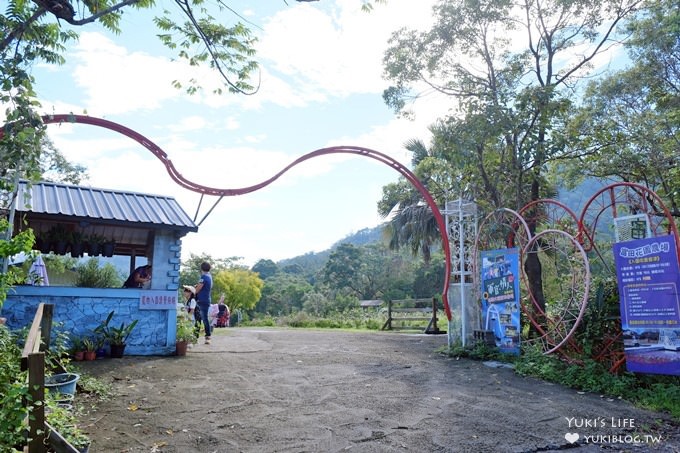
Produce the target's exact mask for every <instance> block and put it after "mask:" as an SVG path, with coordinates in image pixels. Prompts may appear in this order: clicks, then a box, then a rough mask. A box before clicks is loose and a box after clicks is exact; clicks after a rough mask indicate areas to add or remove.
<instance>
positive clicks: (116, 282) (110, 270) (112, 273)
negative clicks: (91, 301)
mask: <svg viewBox="0 0 680 453" xmlns="http://www.w3.org/2000/svg"><path fill="white" fill-rule="evenodd" d="M76 273H77V274H78V276H77V278H76V286H78V287H82V288H120V287H121V286H123V278H122V277H121V275H120V274H119V273H118V270H117V269H116V268H115V267H114V266H113V265H112V264H110V263H106V264H104V265H103V266H100V265H99V258H90V259H89V260H87V261H86V262H85V263H83V264H80V265H78V266H77V267H76Z"/></svg>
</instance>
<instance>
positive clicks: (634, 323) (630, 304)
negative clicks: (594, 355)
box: [614, 235, 680, 375]
mask: <svg viewBox="0 0 680 453" xmlns="http://www.w3.org/2000/svg"><path fill="white" fill-rule="evenodd" d="M614 259H615V264H616V276H617V280H618V288H619V300H620V307H621V328H622V330H623V346H624V353H625V356H626V368H627V369H628V371H633V372H640V373H651V374H670V375H680V294H678V290H679V289H680V278H679V274H678V255H677V248H676V244H675V236H673V235H669V236H658V237H653V238H646V239H638V240H633V241H626V242H619V243H616V244H614Z"/></svg>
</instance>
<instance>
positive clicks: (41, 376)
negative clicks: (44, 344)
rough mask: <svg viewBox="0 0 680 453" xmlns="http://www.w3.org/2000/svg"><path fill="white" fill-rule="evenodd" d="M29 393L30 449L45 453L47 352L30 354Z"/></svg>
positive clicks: (36, 452)
mask: <svg viewBox="0 0 680 453" xmlns="http://www.w3.org/2000/svg"><path fill="white" fill-rule="evenodd" d="M28 394H29V395H31V401H30V402H28V404H30V405H31V407H32V408H31V410H30V411H29V417H28V439H29V440H28V451H29V453H44V452H45V451H46V450H45V353H44V352H35V353H31V354H29V356H28Z"/></svg>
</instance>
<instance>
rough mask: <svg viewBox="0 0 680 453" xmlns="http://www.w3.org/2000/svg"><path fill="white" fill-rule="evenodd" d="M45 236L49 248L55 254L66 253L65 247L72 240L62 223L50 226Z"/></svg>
mask: <svg viewBox="0 0 680 453" xmlns="http://www.w3.org/2000/svg"><path fill="white" fill-rule="evenodd" d="M47 237H48V238H49V241H50V248H51V250H52V251H54V253H56V254H57V255H64V254H66V248H67V247H68V244H69V243H70V242H71V241H72V239H71V232H70V231H68V230H67V229H66V227H65V226H64V225H62V224H57V225H55V226H53V227H52V228H50V230H49V231H48V232H47Z"/></svg>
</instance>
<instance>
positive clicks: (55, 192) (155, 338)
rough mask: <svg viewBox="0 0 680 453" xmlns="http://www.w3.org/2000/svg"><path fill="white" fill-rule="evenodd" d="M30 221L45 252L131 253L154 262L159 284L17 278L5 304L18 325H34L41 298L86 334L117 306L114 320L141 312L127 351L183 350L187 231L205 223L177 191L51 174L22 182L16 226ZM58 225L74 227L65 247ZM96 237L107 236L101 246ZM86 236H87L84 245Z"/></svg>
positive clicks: (69, 328)
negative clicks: (79, 182) (179, 328)
mask: <svg viewBox="0 0 680 453" xmlns="http://www.w3.org/2000/svg"><path fill="white" fill-rule="evenodd" d="M27 227H30V228H32V229H33V231H34V232H35V236H36V249H41V251H42V252H43V253H47V252H48V251H51V252H52V253H59V254H67V253H68V254H70V255H71V256H86V255H89V256H98V255H99V254H101V255H102V256H105V257H108V256H123V257H129V264H130V266H129V267H130V272H132V271H133V270H134V269H135V267H136V266H137V265H138V264H145V263H149V264H151V265H152V279H151V285H150V288H149V289H136V288H134V289H133V288H83V287H74V286H29V285H20V286H16V287H14V288H12V289H11V290H10V292H9V294H8V295H7V300H6V301H5V304H4V307H3V309H2V316H3V317H6V318H7V325H8V326H9V327H10V328H12V329H17V328H22V327H24V326H30V324H31V322H32V320H33V316H34V315H35V312H36V309H37V307H38V304H39V303H40V302H44V303H48V304H53V305H54V322H55V323H59V324H61V326H60V329H63V330H65V331H66V332H68V333H69V334H73V335H75V336H80V337H85V336H89V335H92V331H93V329H94V328H95V327H97V326H98V325H99V324H100V323H102V322H103V321H104V320H106V317H107V316H108V314H109V313H110V312H111V311H114V312H115V315H114V317H113V319H112V321H111V324H110V325H111V326H114V327H118V326H120V324H121V323H123V322H124V323H125V324H128V323H130V322H131V321H133V320H134V319H138V320H139V322H138V324H137V326H136V327H135V328H134V330H133V331H132V334H131V335H130V338H129V339H128V341H127V345H126V348H125V354H126V355H172V354H174V353H175V333H176V320H177V303H178V302H181V301H179V300H178V299H179V297H180V294H179V291H178V288H179V268H180V254H181V249H182V241H181V239H182V237H184V236H186V235H187V233H189V232H197V231H198V226H197V225H196V224H195V223H194V221H193V220H192V219H191V218H190V217H189V216H188V215H187V214H186V212H185V211H184V210H183V209H182V208H181V207H180V206H179V204H178V203H177V201H176V200H175V199H174V198H172V197H168V196H163V195H149V194H142V193H135V192H124V191H118V190H108V189H97V188H91V187H81V186H74V185H68V184H61V183H51V182H40V183H34V184H32V185H31V186H30V188H29V187H28V185H26V184H25V183H22V184H21V185H20V188H19V191H18V194H17V199H16V221H15V225H14V229H15V231H20V230H21V229H23V228H27ZM55 232H62V233H63V232H67V233H69V234H68V235H67V236H68V237H69V238H71V243H70V244H69V245H68V246H67V247H66V248H61V246H60V245H58V244H57V242H56V239H57V238H56V235H55V234H54V233H55ZM74 238H76V239H74ZM88 238H90V242H92V243H93V244H94V242H95V241H94V239H93V238H98V239H99V241H100V242H103V243H104V244H98V246H100V247H97V248H100V250H97V248H94V247H91V245H90V244H88V242H87V241H88ZM78 241H81V242H82V244H85V247H86V248H85V249H84V250H83V248H82V244H80V243H78ZM106 246H108V247H109V250H107V249H106V248H107V247H106ZM87 247H91V248H90V249H87ZM111 247H112V250H111ZM88 250H89V251H88ZM138 259H140V261H142V262H141V263H140V262H139V261H138Z"/></svg>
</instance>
